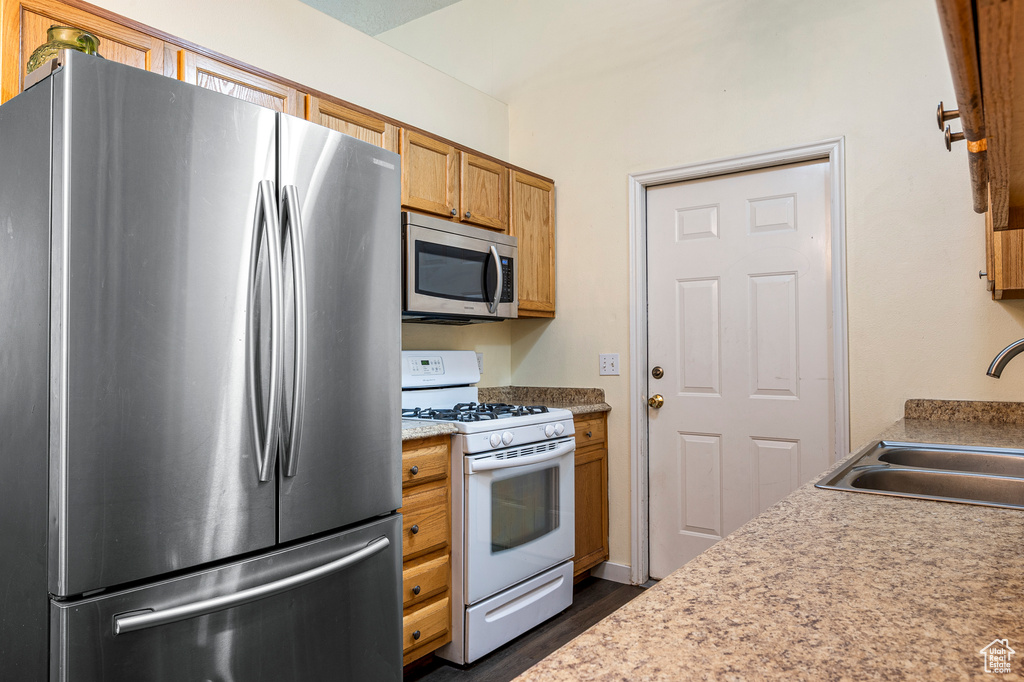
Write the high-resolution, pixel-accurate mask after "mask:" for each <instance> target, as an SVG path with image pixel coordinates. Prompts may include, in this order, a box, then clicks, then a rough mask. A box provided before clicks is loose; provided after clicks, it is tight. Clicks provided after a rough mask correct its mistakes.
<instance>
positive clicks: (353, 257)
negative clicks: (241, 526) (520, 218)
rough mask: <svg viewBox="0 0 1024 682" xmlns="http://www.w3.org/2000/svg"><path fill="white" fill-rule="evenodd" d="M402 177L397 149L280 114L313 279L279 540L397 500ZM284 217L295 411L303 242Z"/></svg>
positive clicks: (288, 394) (285, 170) (287, 180)
mask: <svg viewBox="0 0 1024 682" xmlns="http://www.w3.org/2000/svg"><path fill="white" fill-rule="evenodd" d="M400 179H401V178H400V174H399V157H398V156H397V155H396V154H393V153H391V152H388V151H385V150H383V149H380V148H378V147H375V146H373V145H370V144H368V143H366V142H362V141H360V140H356V139H355V138H352V137H348V136H346V135H342V134H340V133H338V132H335V131H332V130H328V129H326V128H323V127H322V126H317V125H314V124H312V123H309V122H308V121H303V120H300V119H296V118H292V117H290V116H281V184H282V188H286V187H289V186H294V187H296V189H297V196H298V201H299V207H300V210H299V212H300V215H301V224H302V235H303V240H302V241H303V243H304V249H303V251H304V253H305V283H306V286H305V314H304V317H305V320H306V342H305V346H304V347H305V351H304V353H305V358H306V363H305V368H306V369H305V387H304V390H303V392H302V394H301V395H300V396H299V398H300V399H301V400H302V401H303V406H304V407H303V409H302V414H301V419H300V423H299V424H298V425H297V428H292V429H290V431H288V433H286V438H285V447H287V446H288V444H289V443H290V442H291V439H292V438H293V437H294V435H295V433H298V449H297V451H296V453H295V455H293V457H296V459H295V462H296V464H295V466H296V469H295V475H294V476H291V475H288V476H283V477H282V479H281V502H280V536H281V541H282V542H284V541H288V540H290V539H294V538H300V537H304V536H306V535H309V534H311V533H317V532H321V531H325V530H329V529H331V528H337V527H340V526H343V525H347V524H351V523H356V522H358V521H360V520H362V519H365V518H369V517H371V516H374V515H376V514H381V513H384V512H388V511H392V510H394V509H397V508H398V507H400V506H401V504H402V502H401V484H400V481H401V472H400V466H401V445H402V444H401V427H400V418H401V408H400V395H399V387H400V386H401V378H400V376H399V362H400V357H401V356H400V353H401V329H400V324H401V322H400V320H401V315H402V311H401V275H400V266H401V260H402V258H401V250H400V249H401V217H400V213H399V199H400V191H401V187H400ZM284 224H285V225H286V227H285V237H286V238H285V245H286V247H285V264H286V267H285V283H286V285H285V296H284V297H285V301H286V305H285V320H286V325H285V328H286V333H287V334H288V340H287V341H286V344H285V347H286V357H287V358H289V359H288V360H287V361H286V362H285V369H286V380H285V398H286V399H285V410H284V414H286V415H289V414H290V413H291V412H290V410H291V406H292V404H293V400H294V397H295V394H294V391H293V388H294V385H295V376H296V375H295V373H294V367H293V363H292V360H291V358H294V357H295V355H294V354H295V348H296V344H295V337H294V333H293V331H294V326H293V325H292V323H291V321H292V320H294V315H295V307H294V301H295V300H296V299H295V287H294V286H293V285H292V280H293V269H292V267H291V266H290V263H291V262H292V249H293V248H294V245H295V243H296V240H295V239H293V238H292V237H291V236H290V230H291V229H292V226H291V224H290V223H289V221H284ZM288 459H289V457H288V456H287V455H286V456H285V457H284V458H283V459H282V463H283V464H284V465H285V466H287V462H288ZM310 501H314V502H315V504H310Z"/></svg>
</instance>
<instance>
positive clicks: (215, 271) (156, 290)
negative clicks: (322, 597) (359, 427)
mask: <svg viewBox="0 0 1024 682" xmlns="http://www.w3.org/2000/svg"><path fill="white" fill-rule="evenodd" d="M65 82H67V83H69V84H70V86H69V89H68V91H67V92H62V93H61V95H60V97H61V98H63V101H65V102H67V106H70V107H73V110H74V115H73V116H70V117H68V120H69V121H70V124H69V125H70V127H69V128H68V129H67V130H65V131H64V133H63V136H64V140H65V142H64V144H66V145H67V148H66V150H65V153H66V155H67V158H68V162H67V164H68V165H67V168H66V171H65V173H66V177H67V178H68V185H67V188H66V191H65V193H64V195H63V197H64V199H63V201H64V203H63V205H58V206H57V207H56V209H55V213H54V215H55V223H54V233H55V237H54V244H55V248H57V249H58V252H57V253H58V256H57V258H56V259H55V266H54V267H55V272H54V275H53V277H54V284H53V287H54V291H55V292H63V294H62V297H57V298H56V299H55V301H56V305H55V309H54V316H55V317H54V319H55V320H59V319H61V318H62V317H64V318H66V327H65V328H64V329H63V330H61V328H60V326H59V325H57V326H56V327H55V328H56V329H57V330H58V331H57V334H58V336H57V337H56V338H55V339H54V343H55V346H56V347H55V353H54V354H53V357H52V358H51V363H52V364H53V368H54V369H53V372H52V373H53V375H54V376H56V377H61V376H63V377H65V379H64V380H63V382H61V383H60V384H59V385H58V386H57V390H58V392H59V395H58V396H56V397H55V398H54V404H53V406H52V407H51V411H52V413H53V417H52V418H51V422H52V423H55V424H58V425H60V424H64V426H63V429H64V430H65V431H64V432H63V433H61V434H60V436H59V438H58V440H57V443H58V445H56V446H55V447H56V449H55V450H54V453H55V456H56V458H57V461H56V462H54V463H53V464H52V468H53V469H54V471H56V472H58V476H57V477H56V478H55V480H56V481H58V482H59V484H60V485H62V486H64V490H63V492H62V493H58V494H54V495H51V500H52V502H51V510H52V513H51V518H53V519H54V522H55V524H56V527H55V528H54V529H53V534H52V535H51V543H53V544H52V546H51V551H52V552H53V553H54V554H53V556H54V558H55V564H56V569H57V570H56V571H52V572H51V576H50V590H51V592H53V593H55V594H59V595H70V594H77V593H82V592H85V591H88V590H92V589H96V588H101V587H106V586H111V585H116V584H120V583H124V582H128V581H132V580H138V579H141V578H147V577H151V576H155V575H159V574H162V573H165V572H168V571H174V570H180V569H184V568H188V567H190V566H195V565H198V564H202V563H205V562H208V561H214V560H216V559H221V558H224V557H229V556H232V555H235V554H239V553H242V552H249V551H253V550H256V549H260V548H262V547H267V546H270V545H272V544H273V543H274V540H275V537H274V535H275V533H274V507H275V489H274V488H275V484H274V482H273V481H272V480H271V481H270V482H267V483H263V484H260V483H258V481H257V475H256V471H257V467H256V460H255V457H256V454H255V446H254V443H253V442H252V435H251V433H252V423H251V419H250V416H249V406H248V405H249V403H248V400H247V392H246V386H247V384H246V315H247V296H248V291H247V290H248V267H249V260H250V247H251V244H250V242H251V236H252V228H253V216H254V210H255V206H256V190H257V183H258V181H259V180H263V179H272V178H273V177H274V147H273V141H274V130H275V120H274V114H273V113H271V112H268V111H266V110H264V109H261V108H259V107H256V106H253V105H251V104H247V103H244V102H241V101H237V100H234V99H232V98H229V97H225V96H223V95H218V94H216V93H212V92H206V91H203V90H200V89H198V88H193V87H189V86H186V85H184V84H181V83H177V82H175V81H172V80H169V79H167V78H164V77H163V76H159V75H156V74H152V73H147V72H144V71H141V70H138V69H134V68H130V67H127V66H122V65H119V64H113V63H111V62H106V61H101V60H98V59H94V58H89V57H85V56H81V57H78V56H77V54H76V53H73V54H72V60H71V61H70V63H69V64H68V65H67V66H66V67H65V70H64V72H63V73H62V75H60V76H59V77H58V78H57V79H56V80H55V87H56V88H58V89H59V88H60V86H61V84H62V83H65ZM127 92H130V93H131V96H130V97H128V96H125V93H127ZM72 103H73V104H72ZM60 137H61V136H60V133H59V130H58V134H57V138H58V140H59V139H60ZM55 158H56V159H59V158H60V154H59V144H58V151H57V152H56V153H55ZM56 181H57V182H59V181H60V179H59V178H57V179H56ZM58 186H59V185H58ZM58 196H60V195H59V193H58ZM62 216H66V218H63V217H62ZM62 241H63V243H64V244H66V246H63V245H62ZM61 261H63V262H61ZM60 334H63V338H61V336H60ZM62 348H64V349H66V351H65V352H66V365H65V366H62V364H61V363H62V362H64V361H65V360H64V359H63V357H62Z"/></svg>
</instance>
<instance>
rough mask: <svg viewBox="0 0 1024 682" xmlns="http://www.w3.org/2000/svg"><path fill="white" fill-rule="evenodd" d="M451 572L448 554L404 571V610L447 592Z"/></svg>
mask: <svg viewBox="0 0 1024 682" xmlns="http://www.w3.org/2000/svg"><path fill="white" fill-rule="evenodd" d="M451 570H452V569H451V562H450V561H449V560H448V555H447V554H446V555H445V556H442V557H438V558H436V559H431V560H430V561H426V562H424V563H422V564H416V565H415V566H410V567H408V568H406V569H405V570H403V571H402V608H403V609H407V608H409V607H410V606H413V605H415V604H419V603H421V602H425V601H426V600H428V599H430V598H431V597H433V596H434V595H436V594H440V593H442V592H444V591H445V590H447V589H448V581H449V578H450V576H451Z"/></svg>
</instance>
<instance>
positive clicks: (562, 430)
mask: <svg viewBox="0 0 1024 682" xmlns="http://www.w3.org/2000/svg"><path fill="white" fill-rule="evenodd" d="M563 433H565V427H564V426H562V424H561V423H558V424H555V435H556V436H561V435H562V434H563Z"/></svg>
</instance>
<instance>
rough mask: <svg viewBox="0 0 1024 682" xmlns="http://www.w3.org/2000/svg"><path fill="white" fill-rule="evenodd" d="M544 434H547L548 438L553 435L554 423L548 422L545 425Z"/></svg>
mask: <svg viewBox="0 0 1024 682" xmlns="http://www.w3.org/2000/svg"><path fill="white" fill-rule="evenodd" d="M544 435H545V436H547V437H548V438H551V436H553V435H555V425H554V424H548V425H547V426H545V427H544Z"/></svg>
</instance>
